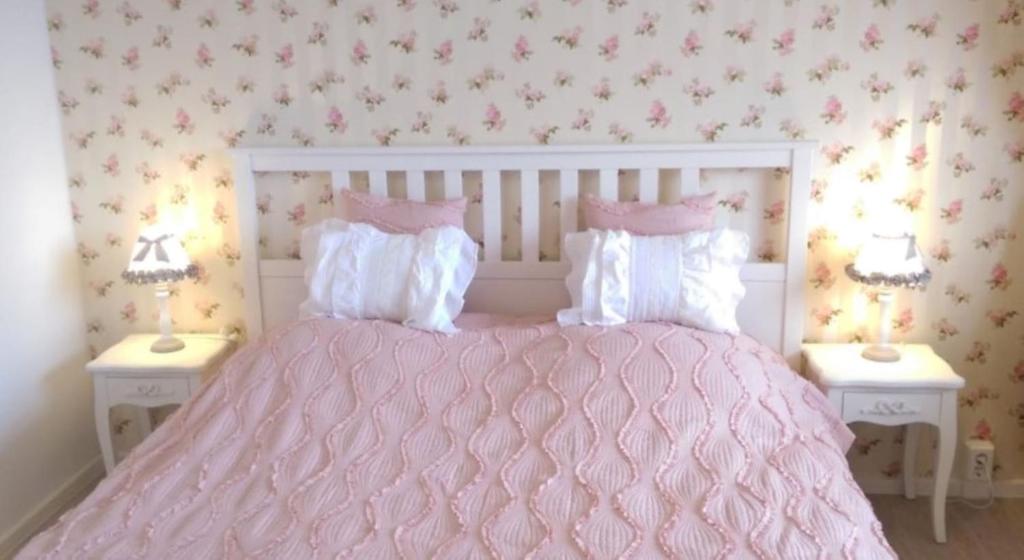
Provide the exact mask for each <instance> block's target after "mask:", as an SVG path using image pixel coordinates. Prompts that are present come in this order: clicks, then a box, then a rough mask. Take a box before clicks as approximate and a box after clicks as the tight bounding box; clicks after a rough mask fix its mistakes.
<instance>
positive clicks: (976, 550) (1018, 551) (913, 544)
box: [868, 495, 1024, 560]
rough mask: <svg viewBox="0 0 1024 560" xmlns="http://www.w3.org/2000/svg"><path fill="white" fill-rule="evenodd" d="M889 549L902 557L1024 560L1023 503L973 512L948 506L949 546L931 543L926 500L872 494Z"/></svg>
mask: <svg viewBox="0 0 1024 560" xmlns="http://www.w3.org/2000/svg"><path fill="white" fill-rule="evenodd" d="M868 498H869V499H870V500H871V503H872V505H874V507H875V514H876V515H878V519H879V520H881V522H882V526H883V527H884V528H885V536H886V537H888V538H889V544H891V545H892V547H893V549H895V550H896V554H898V555H899V557H900V558H903V559H906V560H918V559H921V560H932V559H945V558H955V559H960V558H966V559H970V560H988V559H990V558H991V559H1000V560H1001V559H1004V558H1007V559H1009V558H1024V500H1020V499H1015V500H996V503H995V504H994V505H992V507H991V508H989V509H986V510H975V509H972V508H970V507H968V506H966V505H963V504H957V503H950V504H949V506H947V508H946V531H947V536H948V541H949V542H947V543H946V544H938V543H936V542H935V540H934V539H933V538H932V522H931V519H932V514H931V507H930V503H931V502H930V500H929V498H928V496H919V497H918V498H917V499H915V500H908V499H906V498H904V497H903V496H889V495H886V496H882V495H869V496H868Z"/></svg>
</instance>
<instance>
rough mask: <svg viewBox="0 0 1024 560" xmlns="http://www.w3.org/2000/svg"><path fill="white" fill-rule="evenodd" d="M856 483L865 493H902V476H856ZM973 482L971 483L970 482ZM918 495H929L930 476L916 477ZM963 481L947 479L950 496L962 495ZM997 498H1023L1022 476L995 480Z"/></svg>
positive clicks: (930, 491) (975, 494)
mask: <svg viewBox="0 0 1024 560" xmlns="http://www.w3.org/2000/svg"><path fill="white" fill-rule="evenodd" d="M857 483H858V484H860V487H861V488H862V489H863V490H864V493H865V494H903V477H902V476H900V477H896V478H857ZM972 484H973V483H972ZM915 486H916V488H917V494H918V495H919V496H930V495H931V494H932V488H933V486H934V482H933V480H932V479H931V478H918V479H917V480H916V482H915ZM964 487H965V484H964V481H963V480H960V479H956V478H954V479H951V480H950V481H949V492H948V495H949V496H950V497H954V498H957V497H961V496H963V495H964ZM993 491H994V493H995V496H996V497H997V498H1024V478H1011V479H1007V480H997V481H996V483H995V485H994V486H993ZM968 497H977V493H976V491H972V492H970V495H969V496H968Z"/></svg>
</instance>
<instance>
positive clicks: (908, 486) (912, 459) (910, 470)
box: [903, 424, 921, 500]
mask: <svg viewBox="0 0 1024 560" xmlns="http://www.w3.org/2000/svg"><path fill="white" fill-rule="evenodd" d="M920 441H921V424H907V426H906V428H904V431H903V495H904V496H906V497H907V499H908V500H913V499H914V498H916V497H917V447H918V442H920Z"/></svg>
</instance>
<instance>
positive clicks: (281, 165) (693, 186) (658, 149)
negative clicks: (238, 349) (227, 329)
mask: <svg viewBox="0 0 1024 560" xmlns="http://www.w3.org/2000/svg"><path fill="white" fill-rule="evenodd" d="M815 145H816V144H815V143H814V142H772V143H744V144H671V145H660V144H659V145H624V146H514V147H512V146H510V147H497V146H494V147H491V146H488V147H443V148H354V149H353V148H337V149H335V148H249V149H237V150H232V151H231V155H232V156H233V158H234V171H235V193H236V196H237V200H238V215H239V220H238V223H239V229H240V232H239V233H240V236H239V239H240V243H241V252H242V260H241V265H242V268H243V271H244V286H243V287H244V290H245V294H246V296H247V298H246V328H247V329H248V333H249V335H250V336H252V337H255V336H259V335H260V334H261V333H262V332H263V331H264V330H266V329H268V328H270V327H273V326H275V325H278V324H281V323H284V322H286V321H289V320H291V319H293V318H295V317H296V315H297V310H298V305H299V303H300V302H301V301H302V300H303V299H304V298H305V286H304V283H303V265H302V262H301V261H296V260H281V259H261V258H260V254H259V220H258V214H257V209H256V173H261V172H293V171H304V172H328V173H330V174H331V179H332V185H333V190H334V193H335V195H337V193H338V191H340V190H341V189H345V188H348V187H349V185H350V184H351V183H350V172H367V173H368V176H369V186H370V191H371V192H373V193H376V194H386V193H387V173H388V172H404V173H405V178H406V190H407V193H408V198H410V199H413V200H423V199H424V197H425V190H426V189H425V175H424V173H425V172H426V171H441V172H443V173H444V193H445V196H446V197H447V198H453V197H459V196H462V193H463V188H462V179H463V176H462V173H463V172H465V171H473V172H480V173H481V175H482V178H483V188H482V194H483V212H482V218H483V220H482V231H483V238H484V251H483V260H482V261H481V262H480V265H479V267H478V269H477V273H476V277H475V278H474V280H473V283H472V285H471V286H470V288H469V292H468V293H467V295H466V307H465V310H466V311H475V312H488V313H505V314H518V315H523V314H535V313H553V312H554V311H556V310H558V309H560V308H563V307H566V306H567V304H568V292H567V291H566V289H565V284H564V278H565V276H566V274H567V272H568V264H567V262H565V257H564V255H563V257H562V261H561V262H546V261H545V262H542V261H541V260H540V258H539V249H538V232H539V229H540V228H539V214H540V202H539V200H538V199H539V191H540V188H539V172H540V171H546V170H553V171H557V172H558V174H559V184H560V200H561V220H560V222H561V230H562V231H561V233H562V235H563V236H564V234H565V233H569V232H573V231H576V230H577V196H578V180H579V173H578V172H579V171H580V170H596V171H597V172H598V174H599V180H598V184H599V187H598V188H599V191H600V194H601V196H602V197H605V198H616V197H617V196H618V176H619V175H618V172H619V170H639V194H640V199H641V200H643V201H654V200H657V197H658V177H659V175H658V170H659V169H671V170H680V176H681V191H682V194H683V195H689V194H694V193H696V192H698V191H699V189H700V170H701V169H716V168H717V169H743V168H747V169H749V168H789V169H790V186H789V203H788V205H787V206H788V208H789V221H788V224H789V225H788V231H787V242H786V258H785V262H782V263H750V264H747V265H746V266H744V268H743V271H742V274H741V277H742V280H743V282H744V284H745V285H746V287H747V295H746V297H745V298H744V300H743V303H742V304H741V305H740V308H739V312H738V314H739V323H740V326H741V328H742V329H743V330H744V332H746V333H748V334H750V335H751V336H753V337H754V338H757V339H758V340H760V341H761V342H763V343H765V344H767V345H769V346H771V347H772V348H774V349H776V350H777V351H779V352H780V353H781V354H782V355H783V356H785V357H786V358H787V359H788V360H789V361H790V363H792V364H795V360H797V359H798V357H799V351H800V342H801V340H802V337H803V324H804V314H805V311H804V285H805V282H806V280H805V276H806V256H807V244H806V241H807V239H806V238H807V236H806V219H807V204H808V199H809V197H810V183H811V165H812V162H813V154H814V148H815ZM502 171H515V172H518V173H519V174H520V184H521V204H522V260H521V261H506V260H503V259H502V255H501V245H502V243H501V217H502V212H501V188H502V187H501V172H502ZM252 294H256V297H252Z"/></svg>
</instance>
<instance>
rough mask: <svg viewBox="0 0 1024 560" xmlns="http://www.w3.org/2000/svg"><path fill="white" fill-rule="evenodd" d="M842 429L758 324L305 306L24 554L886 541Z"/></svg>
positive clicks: (703, 549)
mask: <svg viewBox="0 0 1024 560" xmlns="http://www.w3.org/2000/svg"><path fill="white" fill-rule="evenodd" d="M851 437H852V436H851V434H850V432H849V431H848V430H847V429H846V427H845V426H843V425H842V423H841V422H839V420H838V419H837V418H836V417H835V416H834V415H833V413H832V412H831V411H830V410H829V409H828V407H827V404H826V403H825V401H824V399H823V397H822V396H821V395H820V393H818V392H817V390H815V389H814V388H813V387H811V386H809V385H808V384H807V383H805V382H804V381H803V380H802V379H800V378H799V377H798V376H797V375H796V374H794V373H793V372H792V371H791V370H789V369H788V368H787V367H786V366H785V365H784V363H783V362H782V360H781V359H780V358H779V357H778V356H777V355H775V354H774V353H773V352H771V351H770V350H768V349H766V348H764V347H762V346H760V345H759V344H757V343H756V342H754V341H752V340H751V339H749V338H746V337H743V336H740V337H732V336H728V335H716V334H709V333H706V332H702V331H697V330H693V329H688V328H683V327H679V326H671V325H661V324H638V325H628V326H625V327H620V328H591V327H572V328H559V327H557V326H556V325H554V324H550V323H548V324H543V325H506V326H490V327H482V328H479V329H476V330H465V331H463V332H462V333H460V334H458V335H455V336H451V337H447V336H445V335H434V334H430V333H424V332H419V331H414V330H410V329H406V328H403V327H401V326H397V325H393V324H389V323H386V322H378V321H374V322H368V321H354V322H343V321H332V320H307V321H301V322H298V323H295V324H292V325H289V326H288V327H285V328H282V329H279V330H277V331H275V332H273V333H271V334H269V335H268V336H267V338H266V339H265V340H263V341H259V342H256V343H254V344H250V345H248V346H247V347H246V348H244V349H243V350H241V351H240V352H239V353H238V354H237V355H235V356H234V357H233V358H232V359H231V360H229V362H228V363H227V364H226V365H225V366H224V369H223V372H222V373H221V375H220V376H219V377H218V378H217V379H216V380H215V381H214V382H212V383H210V384H209V385H208V386H206V387H205V388H204V389H203V390H202V391H201V392H200V394H199V395H197V396H196V398H194V399H193V400H192V401H191V402H190V403H188V404H187V405H185V406H184V407H182V409H181V410H180V411H179V412H178V413H176V414H175V415H174V416H173V417H172V418H171V419H169V420H168V421H167V422H166V423H165V424H164V425H163V426H161V427H160V428H159V429H158V430H157V431H156V432H155V433H154V434H153V435H152V436H151V437H150V438H148V439H147V440H146V441H145V442H144V443H143V444H142V445H140V446H139V447H138V448H137V449H136V450H135V452H133V453H132V454H131V456H130V457H129V458H128V459H127V460H126V461H125V462H124V463H123V464H121V465H120V466H118V468H117V469H116V470H115V471H114V472H113V474H112V475H111V476H110V477H108V478H107V479H106V480H104V481H103V482H102V483H101V484H100V486H99V487H98V488H97V489H96V490H95V491H94V492H93V493H92V494H91V495H90V496H89V497H88V498H86V499H85V501H84V502H83V503H82V504H81V505H79V506H78V507H77V508H75V509H74V510H72V511H70V512H68V513H67V514H65V515H64V516H63V517H62V518H61V520H60V522H59V523H58V524H57V525H56V526H54V527H52V528H51V529H49V530H47V531H46V532H44V533H42V534H40V535H39V536H37V537H36V538H35V539H34V540H33V541H32V542H31V543H30V544H29V545H28V546H27V547H26V548H25V549H24V550H22V551H21V555H20V556H21V557H22V558H29V557H38V556H42V557H52V558H80V557H82V558H84V557H88V558H94V557H107V558H142V557H151V558H186V559H199V558H241V557H246V558H250V557H267V558H333V557H356V558H402V557H405V558H427V557H442V558H487V557H500V558H524V557H529V556H533V557H537V558H562V557H594V558H619V557H627V556H634V557H642V558H651V557H665V556H670V557H677V558H726V557H729V558H743V557H758V558H787V559H789V558H843V557H846V558H892V557H894V554H893V552H892V550H891V549H890V548H889V546H888V544H887V543H886V540H885V537H884V536H883V534H882V531H881V527H880V525H879V523H878V521H877V520H876V518H875V516H874V514H873V513H872V510H871V507H870V504H869V503H868V502H867V500H866V499H865V498H864V495H863V494H862V493H861V491H860V489H859V488H858V487H857V486H856V484H855V483H854V481H853V479H852V478H851V476H850V472H849V469H848V466H847V463H846V460H845V458H844V451H845V450H846V448H847V446H848V445H849V444H850V442H851Z"/></svg>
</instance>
